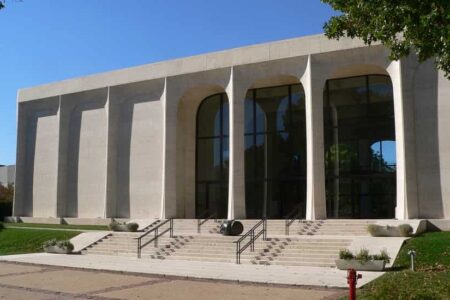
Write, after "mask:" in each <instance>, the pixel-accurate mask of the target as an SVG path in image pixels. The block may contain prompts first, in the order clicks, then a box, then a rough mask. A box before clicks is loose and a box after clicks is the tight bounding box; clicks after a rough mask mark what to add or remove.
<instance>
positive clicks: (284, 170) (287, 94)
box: [245, 84, 306, 219]
mask: <svg viewBox="0 0 450 300" xmlns="http://www.w3.org/2000/svg"><path fill="white" fill-rule="evenodd" d="M305 199H306V128H305V108H304V92H303V88H302V86H301V85H300V84H294V85H285V86H278V87H270V88H261V89H252V90H249V91H248V93H247V96H246V100H245V203H246V215H247V218H250V219H251V218H286V217H288V216H289V215H291V214H292V213H297V215H295V217H304V215H305V208H306V202H305Z"/></svg>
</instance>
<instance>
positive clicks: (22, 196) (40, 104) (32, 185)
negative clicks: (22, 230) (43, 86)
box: [14, 97, 59, 217]
mask: <svg viewBox="0 0 450 300" xmlns="http://www.w3.org/2000/svg"><path fill="white" fill-rule="evenodd" d="M58 107H59V99H58V97H54V98H49V99H41V100H39V101H36V102H34V103H29V104H26V105H23V106H22V107H21V126H19V127H20V129H22V130H19V131H20V132H21V133H22V135H21V136H19V137H18V142H19V143H18V157H20V158H21V160H22V161H21V163H19V164H18V167H19V172H18V180H17V185H16V189H18V190H20V192H19V193H17V195H16V203H15V209H14V214H15V215H21V216H33V217H56V207H57V194H56V188H57V170H58V135H59V131H58V130H59V124H58Z"/></svg>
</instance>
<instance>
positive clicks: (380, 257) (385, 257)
mask: <svg viewBox="0 0 450 300" xmlns="http://www.w3.org/2000/svg"><path fill="white" fill-rule="evenodd" d="M372 259H373V260H384V262H385V263H387V264H388V263H389V262H390V261H391V257H390V256H389V254H388V253H387V252H386V250H381V252H380V254H374V255H372Z"/></svg>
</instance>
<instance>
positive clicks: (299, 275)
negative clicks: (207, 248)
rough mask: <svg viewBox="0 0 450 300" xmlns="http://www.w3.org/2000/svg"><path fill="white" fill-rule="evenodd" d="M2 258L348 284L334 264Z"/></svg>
mask: <svg viewBox="0 0 450 300" xmlns="http://www.w3.org/2000/svg"><path fill="white" fill-rule="evenodd" d="M0 261H9V262H20V263H29V264H39V265H50V266H63V267H73V268H81V269H93V270H108V271H120V272H130V273H141V274H153V275H164V276H179V277H182V278H193V279H215V280H226V281H235V282H249V283H268V284H284V285H295V286H320V287H341V288H344V287H347V279H346V276H347V273H346V271H340V270H337V269H335V268H320V267H291V266H276V265H272V266H264V265H236V264H230V263H211V262H198V261H174V260H157V259H137V258H130V257H120V256H102V255H58V254H47V253H36V254H23V255H9V256H0ZM360 273H361V274H362V279H360V280H359V281H358V287H361V286H363V285H364V284H366V283H368V282H370V281H372V280H374V279H376V278H378V277H379V276H381V275H382V274H383V273H382V272H360Z"/></svg>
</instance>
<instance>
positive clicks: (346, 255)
mask: <svg viewBox="0 0 450 300" xmlns="http://www.w3.org/2000/svg"><path fill="white" fill-rule="evenodd" d="M339 258H340V259H346V260H350V259H354V258H355V256H354V255H353V253H352V252H351V251H350V250H348V249H341V250H339Z"/></svg>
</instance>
